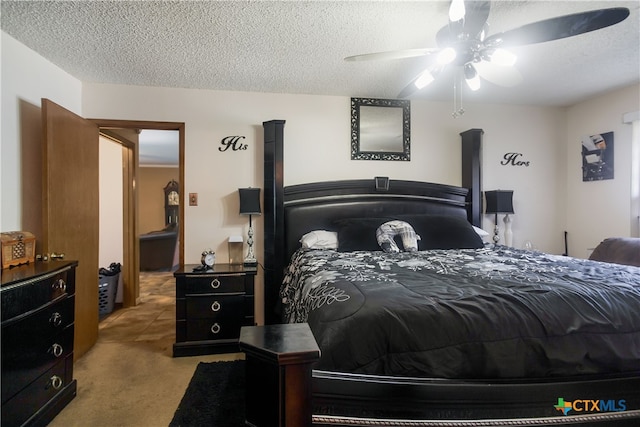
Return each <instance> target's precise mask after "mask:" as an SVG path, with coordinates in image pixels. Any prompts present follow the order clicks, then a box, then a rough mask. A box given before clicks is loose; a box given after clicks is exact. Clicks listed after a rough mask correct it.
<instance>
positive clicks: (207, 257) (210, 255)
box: [204, 253, 216, 267]
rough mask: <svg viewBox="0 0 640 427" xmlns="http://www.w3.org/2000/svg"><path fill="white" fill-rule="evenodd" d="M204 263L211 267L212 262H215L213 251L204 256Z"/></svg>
mask: <svg viewBox="0 0 640 427" xmlns="http://www.w3.org/2000/svg"><path fill="white" fill-rule="evenodd" d="M204 263H205V264H206V265H207V266H209V267H213V264H215V263H216V255H215V254H213V253H208V254H206V255H205V256H204Z"/></svg>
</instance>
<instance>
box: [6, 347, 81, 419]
mask: <svg viewBox="0 0 640 427" xmlns="http://www.w3.org/2000/svg"><path fill="white" fill-rule="evenodd" d="M72 364H73V355H69V356H68V357H66V358H63V359H61V360H58V361H57V363H55V364H54V365H53V366H51V367H50V369H49V370H47V371H46V372H44V373H43V374H42V375H40V376H39V377H37V378H36V379H35V381H33V382H32V383H31V384H29V386H28V387H26V388H24V389H23V390H22V391H20V393H18V394H17V395H15V396H13V397H12V398H11V399H10V400H9V401H8V402H6V403H4V402H3V404H2V425H3V426H20V425H22V424H24V422H25V421H27V420H28V419H29V418H30V417H31V416H32V415H33V414H35V413H36V412H38V410H39V409H40V408H42V407H43V406H44V405H46V404H47V403H48V402H49V401H50V400H51V399H53V398H54V397H55V396H56V394H58V393H60V392H61V391H62V390H63V389H64V388H65V387H67V386H69V385H70V384H71V382H72V381H73V379H72V375H71V372H72V371H73V368H72ZM5 382H7V381H6V380H5V379H4V378H3V379H2V387H3V388H4V384H5ZM3 399H4V390H3Z"/></svg>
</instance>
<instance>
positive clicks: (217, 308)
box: [211, 301, 221, 311]
mask: <svg viewBox="0 0 640 427" xmlns="http://www.w3.org/2000/svg"><path fill="white" fill-rule="evenodd" d="M220 307H221V306H220V303H219V302H218V301H214V302H213V304H211V311H220Z"/></svg>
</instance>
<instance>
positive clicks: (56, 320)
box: [49, 311, 62, 327]
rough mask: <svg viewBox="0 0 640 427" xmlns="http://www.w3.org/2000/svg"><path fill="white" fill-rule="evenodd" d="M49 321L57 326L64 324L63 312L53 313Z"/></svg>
mask: <svg viewBox="0 0 640 427" xmlns="http://www.w3.org/2000/svg"><path fill="white" fill-rule="evenodd" d="M49 323H51V324H52V325H53V326H56V327H57V326H60V325H62V314H60V313H58V312H57V311H56V312H55V313H53V314H52V315H51V317H50V318H49Z"/></svg>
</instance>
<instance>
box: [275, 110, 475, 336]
mask: <svg viewBox="0 0 640 427" xmlns="http://www.w3.org/2000/svg"><path fill="white" fill-rule="evenodd" d="M284 124H285V121H284V120H272V121H269V122H264V123H263V127H264V135H265V136H264V144H265V146H264V162H265V163H264V192H263V194H264V215H263V219H264V284H265V287H264V299H265V323H267V324H274V323H280V315H279V313H278V310H277V307H278V306H279V298H278V292H279V289H280V285H281V284H282V279H283V273H284V269H285V268H286V266H287V264H288V262H289V259H290V258H291V255H292V254H293V252H295V250H296V249H297V248H298V247H299V246H300V243H299V240H300V238H301V237H302V235H303V234H305V233H307V232H309V231H312V230H318V229H325V230H331V229H332V226H333V222H334V221H335V220H336V219H339V218H356V217H375V216H393V215H400V214H413V213H432V214H445V215H451V216H461V217H465V218H467V219H469V221H470V222H471V223H472V224H474V225H479V223H478V221H479V207H478V206H477V203H472V202H473V201H476V200H477V197H478V194H477V192H478V191H480V188H481V187H480V185H479V184H478V182H479V180H480V171H479V159H478V158H475V159H474V161H472V162H470V163H471V164H473V165H474V166H473V167H474V173H473V174H471V175H469V174H466V175H465V174H463V175H465V177H464V179H463V181H465V182H466V181H467V176H472V177H474V178H473V182H472V183H470V185H469V186H467V185H466V184H465V182H463V185H465V187H456V186H450V185H444V184H434V183H426V182H419V181H404V180H393V179H390V180H388V181H386V179H383V180H376V179H374V177H371V178H369V179H358V180H343V181H327V182H316V183H310V184H299V185H292V186H288V187H284V164H283V159H284V155H283V154H284V153H283V151H284ZM461 136H462V137H463V168H464V167H465V164H467V163H469V162H468V161H465V160H464V157H465V156H466V154H465V152H467V151H469V152H470V153H472V155H474V156H478V155H479V149H473V150H466V148H465V146H466V143H465V141H464V140H465V138H469V137H470V136H472V137H474V142H473V144H474V147H475V148H479V145H480V138H481V136H482V130H479V129H472V130H470V131H467V132H465V133H464V135H463V134H461ZM381 183H382V185H380V184H381ZM385 184H388V185H385Z"/></svg>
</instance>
